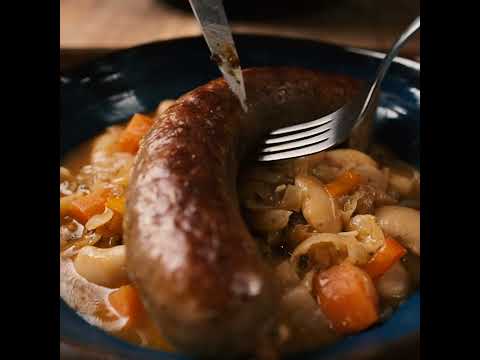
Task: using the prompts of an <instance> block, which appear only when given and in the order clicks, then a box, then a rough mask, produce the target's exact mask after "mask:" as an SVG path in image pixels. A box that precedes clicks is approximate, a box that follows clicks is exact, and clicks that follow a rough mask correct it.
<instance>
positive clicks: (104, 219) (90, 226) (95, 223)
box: [85, 207, 113, 231]
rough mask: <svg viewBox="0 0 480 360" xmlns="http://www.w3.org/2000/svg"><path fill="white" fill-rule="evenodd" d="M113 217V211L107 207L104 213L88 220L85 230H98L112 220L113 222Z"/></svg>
mask: <svg viewBox="0 0 480 360" xmlns="http://www.w3.org/2000/svg"><path fill="white" fill-rule="evenodd" d="M112 217H113V211H112V210H111V209H109V208H108V207H106V208H105V211H104V212H103V213H101V214H97V215H93V216H92V217H91V218H90V219H88V221H87V223H86V224H85V228H86V229H87V230H88V231H91V230H95V229H96V228H98V227H100V226H102V225H105V224H106V223H108V222H109V221H110V220H112Z"/></svg>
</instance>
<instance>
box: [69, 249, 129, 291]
mask: <svg viewBox="0 0 480 360" xmlns="http://www.w3.org/2000/svg"><path fill="white" fill-rule="evenodd" d="M125 258H126V251H125V245H119V246H114V247H112V248H108V249H101V248H97V247H94V246H84V247H83V248H82V249H81V250H80V251H79V252H78V254H77V256H76V258H75V260H74V266H75V270H76V271H77V273H78V274H79V275H81V276H82V277H84V278H85V279H86V280H88V281H90V282H92V283H94V284H97V285H100V286H105V287H108V288H117V287H120V286H122V285H125V284H128V283H129V282H130V281H129V280H128V276H127V271H126V267H125Z"/></svg>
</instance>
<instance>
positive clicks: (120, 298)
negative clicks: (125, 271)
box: [108, 285, 145, 327]
mask: <svg viewBox="0 0 480 360" xmlns="http://www.w3.org/2000/svg"><path fill="white" fill-rule="evenodd" d="M108 301H109V302H110V305H112V306H113V308H114V309H115V310H116V311H117V312H118V313H119V314H120V315H122V316H125V317H128V322H127V325H126V326H128V327H131V326H135V325H137V324H138V323H139V322H140V321H141V320H142V318H143V315H144V313H145V310H144V307H143V304H142V302H141V300H140V296H139V294H138V291H137V289H135V288H134V287H133V286H132V285H124V286H122V287H120V288H118V289H117V290H115V291H113V292H111V293H110V295H109V297H108Z"/></svg>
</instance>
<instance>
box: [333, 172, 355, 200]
mask: <svg viewBox="0 0 480 360" xmlns="http://www.w3.org/2000/svg"><path fill="white" fill-rule="evenodd" d="M361 181H362V178H361V177H360V175H358V174H356V173H354V172H352V171H350V170H349V171H346V172H344V173H343V174H342V175H340V176H339V177H338V178H336V179H335V180H334V181H332V182H330V183H328V184H327V185H325V188H326V190H327V191H328V193H329V194H330V195H331V196H332V197H339V196H342V195H345V194H348V193H349V192H351V191H352V190H353V189H354V188H355V187H356V186H357V185H358V184H360V182H361Z"/></svg>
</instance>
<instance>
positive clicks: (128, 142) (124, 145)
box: [117, 114, 153, 154]
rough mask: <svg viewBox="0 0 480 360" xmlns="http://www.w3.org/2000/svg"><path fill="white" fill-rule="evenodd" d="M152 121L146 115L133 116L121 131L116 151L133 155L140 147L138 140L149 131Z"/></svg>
mask: <svg viewBox="0 0 480 360" xmlns="http://www.w3.org/2000/svg"><path fill="white" fill-rule="evenodd" d="M152 124H153V119H152V118H151V117H148V116H146V115H142V114H135V115H133V117H132V119H131V120H130V122H129V123H128V125H127V127H126V128H125V129H124V130H123V131H122V133H121V134H120V137H119V138H118V141H117V150H118V151H123V152H129V153H131V154H135V153H136V152H137V151H138V148H139V146H140V140H141V139H142V138H143V137H144V136H145V134H146V133H147V132H148V130H150V128H151V127H152Z"/></svg>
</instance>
